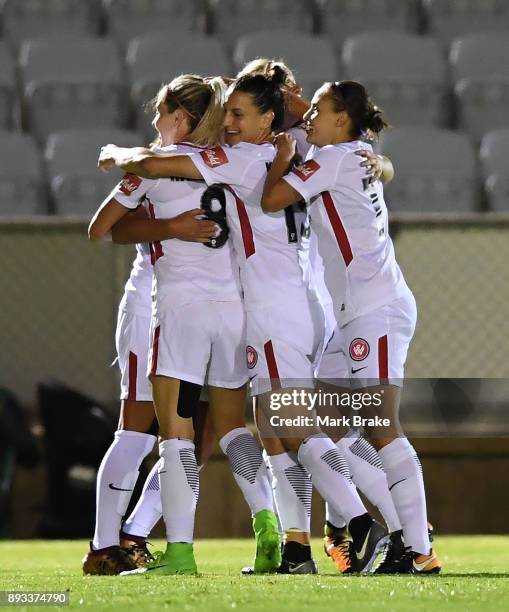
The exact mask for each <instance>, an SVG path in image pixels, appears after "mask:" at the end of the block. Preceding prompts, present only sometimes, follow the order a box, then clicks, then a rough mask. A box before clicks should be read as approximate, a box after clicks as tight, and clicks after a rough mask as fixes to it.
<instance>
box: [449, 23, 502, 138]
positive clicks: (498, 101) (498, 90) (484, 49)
mask: <svg viewBox="0 0 509 612" xmlns="http://www.w3.org/2000/svg"><path fill="white" fill-rule="evenodd" d="M449 61H450V64H451V72H452V76H453V80H454V92H455V94H456V100H457V104H458V111H459V113H458V123H459V125H460V126H461V127H462V128H464V129H466V130H468V131H469V132H470V133H471V134H472V135H473V136H474V138H475V139H476V140H480V139H481V137H482V135H483V134H484V133H485V132H488V131H490V130H493V129H496V128H499V127H505V126H507V125H509V70H508V66H509V39H508V37H507V34H502V33H496V32H493V33H483V34H470V35H468V36H464V37H460V38H457V39H456V40H455V41H454V42H453V44H452V45H451V52H450V55H449Z"/></svg>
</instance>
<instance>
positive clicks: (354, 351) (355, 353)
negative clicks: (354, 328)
mask: <svg viewBox="0 0 509 612" xmlns="http://www.w3.org/2000/svg"><path fill="white" fill-rule="evenodd" d="M349 352H350V357H351V358H352V359H353V360H354V361H362V360H363V359H366V357H367V356H368V355H369V344H368V343H367V342H366V340H364V338H355V340H352V341H351V342H350V351H349Z"/></svg>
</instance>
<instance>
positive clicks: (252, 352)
mask: <svg viewBox="0 0 509 612" xmlns="http://www.w3.org/2000/svg"><path fill="white" fill-rule="evenodd" d="M246 361H247V367H248V368H249V369H250V370H252V369H253V368H254V367H255V365H256V364H257V363H258V353H257V352H256V349H254V348H253V347H252V346H250V345H248V346H246Z"/></svg>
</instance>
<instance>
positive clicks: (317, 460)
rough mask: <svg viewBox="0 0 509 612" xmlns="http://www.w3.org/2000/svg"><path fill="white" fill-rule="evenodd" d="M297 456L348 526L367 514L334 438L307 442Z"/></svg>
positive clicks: (321, 493) (302, 445)
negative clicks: (353, 520)
mask: <svg viewBox="0 0 509 612" xmlns="http://www.w3.org/2000/svg"><path fill="white" fill-rule="evenodd" d="M297 456H298V459H299V463H301V464H302V465H303V466H304V467H305V468H306V470H307V471H308V472H309V474H311V480H312V482H313V486H314V487H315V488H316V490H317V491H318V492H319V493H320V495H321V496H322V497H323V498H324V499H325V501H326V502H328V503H329V504H330V506H331V507H332V508H333V510H334V512H336V513H337V514H339V515H341V516H342V517H344V519H345V521H346V522H347V523H350V521H351V520H352V519H353V518H355V517H356V516H360V515H361V514H365V513H366V508H365V507H364V504H363V503H362V501H361V498H360V497H359V494H358V493H357V489H356V488H355V486H354V484H353V483H352V481H351V479H350V472H349V470H348V464H347V463H346V461H345V459H344V457H343V456H342V454H341V453H340V452H339V450H338V447H337V446H336V445H335V444H334V442H333V441H332V440H331V439H330V438H328V437H327V436H325V435H324V434H315V435H313V436H310V437H309V438H306V439H305V440H304V441H303V442H302V444H301V445H300V447H299V452H298V455H297Z"/></svg>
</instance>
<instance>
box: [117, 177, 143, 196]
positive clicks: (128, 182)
mask: <svg viewBox="0 0 509 612" xmlns="http://www.w3.org/2000/svg"><path fill="white" fill-rule="evenodd" d="M140 185H141V178H140V177H139V176H136V174H130V173H129V172H128V173H127V174H125V175H124V178H123V179H122V180H121V181H120V185H119V189H120V191H121V192H122V193H123V194H125V195H127V196H128V195H131V194H132V193H133V192H134V191H136V190H137V189H138V187H139V186H140Z"/></svg>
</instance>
